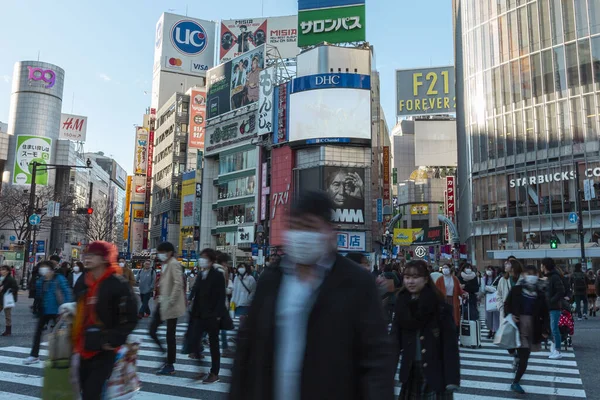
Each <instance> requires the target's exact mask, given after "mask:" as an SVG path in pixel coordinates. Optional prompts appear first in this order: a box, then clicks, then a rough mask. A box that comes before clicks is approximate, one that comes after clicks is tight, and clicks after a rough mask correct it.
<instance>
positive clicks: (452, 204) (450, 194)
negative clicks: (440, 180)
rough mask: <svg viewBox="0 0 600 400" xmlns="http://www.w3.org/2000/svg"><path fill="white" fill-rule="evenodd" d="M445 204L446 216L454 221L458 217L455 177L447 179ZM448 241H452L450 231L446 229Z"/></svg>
mask: <svg viewBox="0 0 600 400" xmlns="http://www.w3.org/2000/svg"><path fill="white" fill-rule="evenodd" d="M444 193H445V203H446V216H447V217H448V218H449V219H450V220H451V221H454V216H455V215H456V186H455V181H454V177H453V176H447V177H446V190H445V192H444ZM446 239H450V230H449V228H448V227H446Z"/></svg>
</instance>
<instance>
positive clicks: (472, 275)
mask: <svg viewBox="0 0 600 400" xmlns="http://www.w3.org/2000/svg"><path fill="white" fill-rule="evenodd" d="M458 281H459V282H460V283H461V285H464V287H463V289H464V291H465V292H467V293H469V298H468V299H467V304H466V305H465V306H463V308H464V310H463V319H466V318H467V317H468V319H470V320H471V321H477V320H479V311H478V310H477V294H478V293H479V282H478V281H477V268H476V267H474V266H473V265H471V264H469V263H464V264H463V265H462V266H461V267H460V274H458Z"/></svg>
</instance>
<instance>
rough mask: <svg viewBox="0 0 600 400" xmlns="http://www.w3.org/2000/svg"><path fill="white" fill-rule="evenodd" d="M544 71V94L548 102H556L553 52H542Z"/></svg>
mask: <svg viewBox="0 0 600 400" xmlns="http://www.w3.org/2000/svg"><path fill="white" fill-rule="evenodd" d="M542 71H543V73H544V94H545V95H546V96H547V98H548V100H554V66H553V64H552V50H546V51H544V52H542Z"/></svg>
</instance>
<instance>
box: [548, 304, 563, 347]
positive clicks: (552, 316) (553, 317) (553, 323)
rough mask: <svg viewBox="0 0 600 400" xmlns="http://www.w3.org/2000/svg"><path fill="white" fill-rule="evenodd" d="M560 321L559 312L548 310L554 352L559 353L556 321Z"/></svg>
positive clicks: (558, 335) (559, 341)
mask: <svg viewBox="0 0 600 400" xmlns="http://www.w3.org/2000/svg"><path fill="white" fill-rule="evenodd" d="M559 319H560V310H550V330H551V331H552V338H553V339H554V345H555V346H556V350H557V351H560V344H561V340H560V330H559V329H558V320H559Z"/></svg>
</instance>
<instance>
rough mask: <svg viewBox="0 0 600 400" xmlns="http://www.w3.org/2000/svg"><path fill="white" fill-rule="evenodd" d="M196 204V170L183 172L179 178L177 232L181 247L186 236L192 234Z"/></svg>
mask: <svg viewBox="0 0 600 400" xmlns="http://www.w3.org/2000/svg"><path fill="white" fill-rule="evenodd" d="M195 204H196V171H189V172H185V173H184V174H183V177H182V180H181V230H180V233H179V248H180V249H182V248H183V244H184V243H185V240H186V237H189V236H193V234H194V226H195V225H196V224H195V210H194V208H195Z"/></svg>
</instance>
